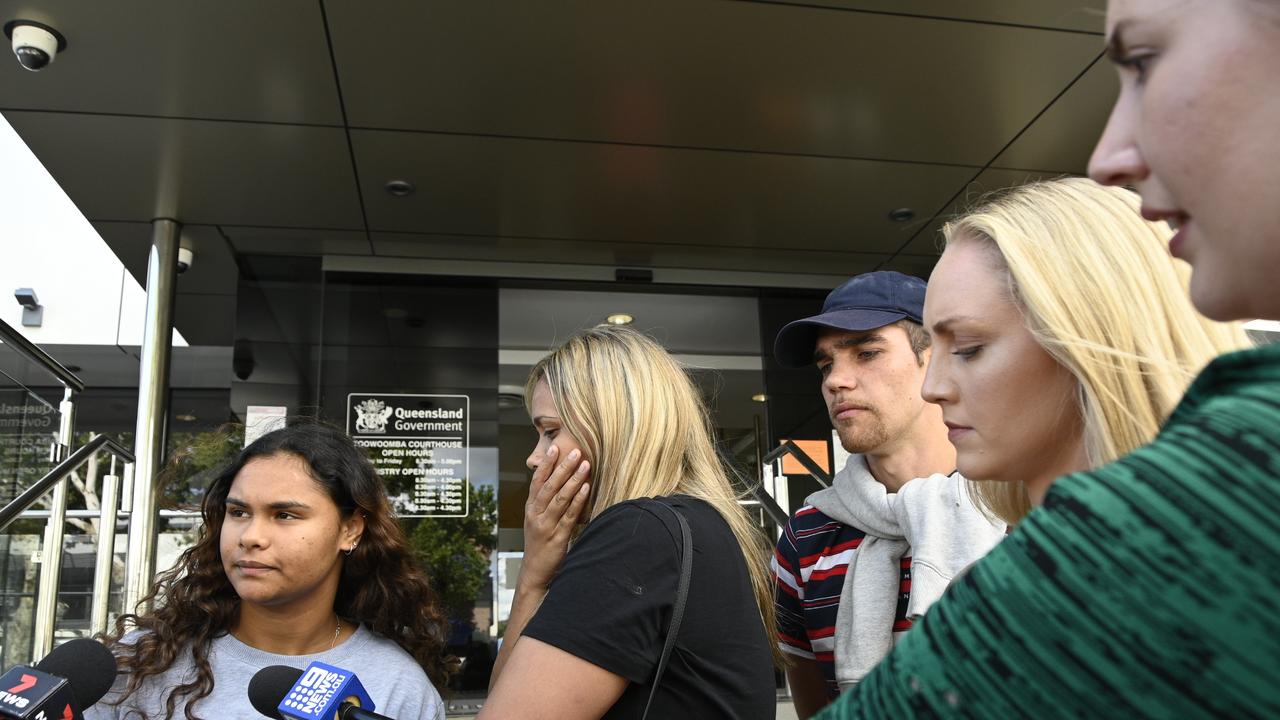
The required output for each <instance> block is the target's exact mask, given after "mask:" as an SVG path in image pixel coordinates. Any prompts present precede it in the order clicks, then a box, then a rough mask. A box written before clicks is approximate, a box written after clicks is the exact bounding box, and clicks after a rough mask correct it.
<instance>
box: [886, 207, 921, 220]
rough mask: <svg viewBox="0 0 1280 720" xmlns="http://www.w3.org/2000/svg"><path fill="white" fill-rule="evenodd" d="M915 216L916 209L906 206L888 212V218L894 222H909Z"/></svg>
mask: <svg viewBox="0 0 1280 720" xmlns="http://www.w3.org/2000/svg"><path fill="white" fill-rule="evenodd" d="M915 218H916V211H915V210H912V209H911V208H908V207H901V208H898V209H897V210H892V211H890V212H889V219H890V220H892V221H894V222H900V223H901V222H909V221H911V220H914V219H915Z"/></svg>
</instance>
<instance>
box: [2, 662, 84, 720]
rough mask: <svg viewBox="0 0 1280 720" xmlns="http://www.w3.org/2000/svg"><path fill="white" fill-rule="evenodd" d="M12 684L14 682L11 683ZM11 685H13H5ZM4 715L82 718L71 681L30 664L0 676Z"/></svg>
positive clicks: (27, 719) (25, 719)
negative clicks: (73, 704) (73, 701)
mask: <svg viewBox="0 0 1280 720" xmlns="http://www.w3.org/2000/svg"><path fill="white" fill-rule="evenodd" d="M11 683H12V684H11ZM6 685H8V686H9V687H7V688H6V687H5V686H6ZM0 688H4V689H2V690H0V718H19V719H20V720H80V718H81V715H80V713H78V712H76V710H75V708H73V707H72V706H71V689H70V687H68V686H67V681H66V680H64V679H63V678H60V677H58V676H57V675H50V674H49V673H46V672H44V671H41V670H36V669H35V668H30V667H23V666H19V667H15V668H13V669H12V670H10V671H9V672H7V673H5V674H4V677H2V678H0Z"/></svg>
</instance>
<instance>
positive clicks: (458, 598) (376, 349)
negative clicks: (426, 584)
mask: <svg viewBox="0 0 1280 720" xmlns="http://www.w3.org/2000/svg"><path fill="white" fill-rule="evenodd" d="M323 338H324V348H323V351H322V354H321V368H322V372H321V374H320V388H321V390H320V393H321V408H322V415H323V417H325V418H326V419H327V420H329V421H330V422H334V423H337V424H339V425H344V426H345V427H346V428H347V432H348V433H350V434H351V435H352V437H354V438H355V440H356V443H357V444H358V445H362V446H364V447H366V448H367V449H368V450H369V453H370V457H371V458H372V459H373V461H374V464H375V465H376V466H377V468H378V470H379V473H380V474H381V475H382V477H383V480H384V481H385V482H386V484H387V490H388V493H389V494H390V495H391V497H392V501H393V504H394V505H396V507H397V512H398V514H399V516H400V518H401V522H402V524H403V526H404V528H405V532H406V533H407V534H408V536H409V543H410V545H411V547H412V548H413V550H414V553H415V555H416V556H417V558H418V559H419V560H420V561H421V562H422V565H423V567H424V569H425V570H426V572H427V575H428V577H429V578H430V579H431V582H432V584H433V586H434V589H435V591H436V593H437V596H438V597H439V600H440V602H441V604H442V605H443V610H444V611H445V613H446V614H447V615H448V617H449V619H450V625H451V631H450V636H449V640H448V646H449V652H450V653H451V654H453V655H456V656H457V657H459V658H461V659H462V668H461V671H460V672H459V673H458V675H457V676H456V677H455V679H454V686H453V688H452V689H453V691H454V698H453V706H454V707H461V705H464V704H467V703H468V702H469V701H470V700H471V699H474V698H476V697H479V696H482V695H483V694H484V692H485V691H486V689H487V688H488V684H489V673H490V671H491V669H492V667H493V659H494V657H495V655H496V652H497V650H496V641H495V639H494V637H493V627H494V623H495V618H494V612H493V600H494V593H493V573H492V566H493V561H494V550H495V549H496V546H497V532H496V530H497V512H498V505H497V484H498V439H499V438H498V407H499V398H498V291H497V288H496V287H495V286H494V284H493V283H491V282H487V281H469V280H461V279H454V278H441V277H435V276H408V275H390V276H388V275H376V276H374V275H362V274H353V273H329V274H327V275H326V278H325V285H324V325H323ZM362 418H363V419H362Z"/></svg>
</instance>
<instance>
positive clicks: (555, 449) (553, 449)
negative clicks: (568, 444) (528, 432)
mask: <svg viewBox="0 0 1280 720" xmlns="http://www.w3.org/2000/svg"><path fill="white" fill-rule="evenodd" d="M558 452H560V448H558V447H556V446H555V445H552V446H551V447H549V448H547V457H555V456H556V453H558Z"/></svg>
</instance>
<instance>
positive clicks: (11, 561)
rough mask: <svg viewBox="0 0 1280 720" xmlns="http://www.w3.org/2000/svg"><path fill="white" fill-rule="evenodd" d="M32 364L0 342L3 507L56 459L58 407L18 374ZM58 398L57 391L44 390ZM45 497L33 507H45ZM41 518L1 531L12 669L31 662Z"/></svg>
mask: <svg viewBox="0 0 1280 720" xmlns="http://www.w3.org/2000/svg"><path fill="white" fill-rule="evenodd" d="M36 370H37V369H35V368H32V367H31V363H30V362H29V361H28V360H27V359H26V358H24V357H22V356H21V355H18V354H17V353H16V352H14V350H13V349H12V348H10V347H8V346H6V345H3V344H0V505H5V504H8V503H9V502H11V501H12V500H13V499H14V498H15V497H17V496H18V495H19V494H20V493H21V492H22V491H23V490H26V489H27V488H28V487H30V486H31V485H32V484H33V483H34V482H36V481H37V480H39V479H40V478H41V477H44V475H45V474H46V473H48V472H49V471H50V470H51V469H53V467H54V465H56V463H55V462H53V460H52V453H51V449H52V446H53V444H55V443H56V442H57V439H58V425H59V422H60V416H59V413H58V409H57V406H56V405H54V404H53V403H52V402H50V401H49V400H46V399H45V398H43V397H41V396H40V395H39V394H37V393H35V392H33V391H32V390H31V389H29V388H27V387H26V386H25V385H23V383H22V382H20V381H19V380H18V378H26V377H27V376H28V374H32V375H35V374H43V371H40V373H37V372H36ZM46 392H47V393H48V395H49V396H50V397H57V396H59V395H60V394H61V389H60V388H59V389H46ZM48 498H49V495H47V494H46V496H45V499H44V500H43V501H42V502H41V503H37V507H41V506H43V507H48V505H47V503H48ZM43 533H44V521H43V520H28V519H18V520H15V521H14V522H13V523H11V524H10V525H9V526H8V527H7V528H5V529H4V530H2V531H0V664H3V666H4V667H11V666H13V665H15V664H20V663H24V662H28V661H30V660H31V647H32V646H31V642H32V633H31V629H32V626H33V623H34V620H35V598H36V588H37V587H38V586H39V582H40V565H39V554H40V548H41V541H42V538H43Z"/></svg>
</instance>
